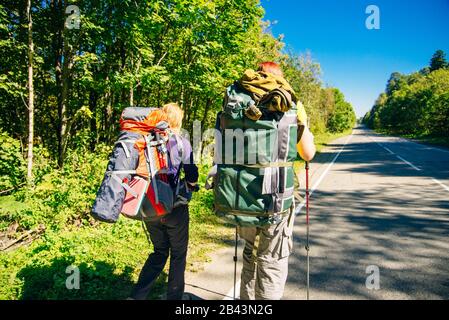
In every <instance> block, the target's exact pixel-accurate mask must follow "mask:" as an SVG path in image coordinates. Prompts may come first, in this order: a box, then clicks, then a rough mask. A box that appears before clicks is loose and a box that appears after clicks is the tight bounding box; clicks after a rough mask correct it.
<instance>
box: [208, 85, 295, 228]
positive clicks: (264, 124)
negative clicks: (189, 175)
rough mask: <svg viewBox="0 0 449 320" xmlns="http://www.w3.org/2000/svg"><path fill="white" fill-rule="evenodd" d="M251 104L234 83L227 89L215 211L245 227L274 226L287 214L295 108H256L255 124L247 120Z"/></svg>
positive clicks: (219, 123) (219, 141) (218, 139)
mask: <svg viewBox="0 0 449 320" xmlns="http://www.w3.org/2000/svg"><path fill="white" fill-rule="evenodd" d="M268 103H269V102H268ZM251 105H255V102H254V100H253V99H252V98H251V96H250V95H249V94H248V93H247V92H246V91H245V90H244V89H243V88H241V87H240V85H239V84H238V82H236V83H235V84H233V85H232V86H230V87H229V88H228V89H227V91H226V97H225V101H224V105H223V111H222V112H220V113H219V114H218V116H217V122H216V129H217V130H216V132H217V133H216V137H215V147H216V148H215V163H216V164H217V172H216V175H215V176H214V196H215V197H214V198H215V200H214V201H215V202H214V206H215V212H216V213H217V214H218V215H219V216H220V217H222V218H224V219H225V220H227V221H228V222H230V223H232V224H235V225H239V226H243V227H247V226H248V227H249V226H264V225H268V224H275V223H278V222H280V220H281V219H282V218H283V217H284V216H287V215H288V214H290V210H291V208H292V206H293V203H294V195H293V191H294V190H293V189H294V177H295V173H294V169H293V161H295V159H296V158H297V150H296V144H297V135H298V124H297V114H296V112H297V109H296V105H295V104H294V103H292V106H291V109H290V110H289V111H287V112H285V113H281V112H273V111H269V110H268V107H267V105H263V104H262V105H258V106H257V107H258V109H259V110H260V111H261V112H262V117H261V118H260V119H259V120H257V121H254V120H251V119H249V118H248V117H247V116H246V115H245V109H247V108H248V106H251Z"/></svg>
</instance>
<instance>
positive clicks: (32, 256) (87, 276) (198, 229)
mask: <svg viewBox="0 0 449 320" xmlns="http://www.w3.org/2000/svg"><path fill="white" fill-rule="evenodd" d="M203 197H206V198H209V197H210V195H209V193H207V192H205V191H202V192H201V193H200V194H199V195H198V196H197V197H196V198H195V199H194V200H193V201H192V204H191V224H190V242H189V253H188V265H187V270H189V271H198V270H200V269H201V268H202V265H203V264H204V262H206V261H207V260H208V253H210V252H212V251H214V250H216V249H218V248H220V247H222V246H224V245H225V243H226V242H227V241H230V240H231V239H232V231H233V229H231V228H227V227H226V226H224V225H223V224H222V223H221V222H220V221H219V220H218V219H217V218H216V217H215V215H213V213H212V211H211V210H210V208H208V207H206V206H205V205H204V199H202V198H203ZM200 203H201V204H202V205H199V204H200ZM151 250H152V247H151V246H150V245H149V243H148V241H147V239H146V236H145V233H144V231H143V229H142V226H141V223H139V222H135V221H132V220H128V219H125V218H123V217H122V218H120V220H119V222H118V223H117V224H113V225H110V224H103V223H100V224H96V225H94V226H81V227H67V228H64V229H63V230H58V231H53V230H48V231H47V232H46V233H45V234H44V236H43V237H41V238H40V239H38V240H36V241H34V242H33V243H32V244H30V245H27V246H23V247H20V248H18V249H16V250H14V251H11V252H3V253H1V254H0V299H124V298H126V297H127V296H128V295H129V294H130V291H131V289H132V286H133V284H134V283H135V282H136V281H137V277H138V274H139V272H140V270H141V268H142V266H143V263H144V262H145V260H146V258H147V256H148V254H149V253H150V251H151ZM70 265H75V266H77V267H78V268H79V270H80V276H81V281H80V289H79V290H68V289H67V288H66V286H65V281H66V279H67V277H68V276H69V274H66V268H67V267H68V266H70ZM167 267H168V264H167ZM166 278H167V268H166V269H165V270H164V272H163V273H162V274H161V276H160V277H159V279H158V282H157V283H156V285H155V287H154V290H153V293H152V295H151V297H150V298H157V297H158V296H159V295H160V294H162V293H163V292H164V290H165V281H166Z"/></svg>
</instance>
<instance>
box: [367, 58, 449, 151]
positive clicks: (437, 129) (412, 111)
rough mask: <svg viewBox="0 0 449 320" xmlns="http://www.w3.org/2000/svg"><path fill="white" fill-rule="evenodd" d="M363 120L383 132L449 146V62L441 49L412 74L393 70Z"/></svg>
mask: <svg viewBox="0 0 449 320" xmlns="http://www.w3.org/2000/svg"><path fill="white" fill-rule="evenodd" d="M363 123H364V124H366V125H367V126H368V127H369V128H372V129H375V130H376V131H378V132H380V133H385V134H394V135H400V136H403V137H406V138H411V139H416V140H418V141H421V142H426V143H432V144H439V145H445V146H449V64H448V62H447V60H446V57H445V53H444V52H443V51H441V50H438V51H436V52H435V54H434V55H433V57H432V59H431V61H430V65H429V66H428V67H425V68H423V69H421V70H420V71H418V72H415V73H412V74H410V75H404V74H400V73H398V72H394V73H393V74H392V75H391V77H390V79H389V80H388V83H387V87H386V89H385V92H383V93H381V94H380V96H379V98H378V99H377V101H376V103H375V105H374V106H373V108H372V109H371V110H370V111H369V112H368V113H367V114H366V115H365V117H364V119H363Z"/></svg>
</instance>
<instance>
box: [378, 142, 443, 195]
mask: <svg viewBox="0 0 449 320" xmlns="http://www.w3.org/2000/svg"><path fill="white" fill-rule="evenodd" d="M371 140H373V141H374V142H376V143H377V144H378V145H379V146H381V147H382V148H384V149H385V150H387V151H388V152H390V153H391V154H394V153H393V152H392V151H391V150H390V149H388V148H387V147H384V146H383V145H381V144H380V143H378V142H377V141H375V140H374V139H372V138H371ZM404 142H410V143H413V144H417V145H420V146H423V147H427V146H424V145H422V144H419V143H416V142H413V141H408V140H404ZM429 148H430V149H436V150H440V151H443V152H447V151H445V150H441V149H438V148H433V147H429ZM396 157H398V158H399V159H400V160H401V161H403V162H405V163H406V164H408V165H409V166H410V167H412V168H413V169H415V170H416V171H422V170H421V169H420V168H418V167H416V166H415V165H414V164H412V163H411V162H410V161H407V160H405V159H404V158H402V157H401V156H398V155H396ZM431 179H432V181H433V182H435V183H437V184H439V185H440V186H441V187H442V188H443V189H444V190H446V191H449V187H448V186H446V185H445V184H444V183H442V182H441V181H439V180H437V179H435V178H431Z"/></svg>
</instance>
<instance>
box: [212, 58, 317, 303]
mask: <svg viewBox="0 0 449 320" xmlns="http://www.w3.org/2000/svg"><path fill="white" fill-rule="evenodd" d="M313 140H314V138H313V135H312V133H311V132H310V131H309V129H308V127H307V115H306V112H305V110H304V107H303V106H302V104H301V103H300V102H299V101H298V100H297V98H296V96H295V92H294V90H293V89H292V88H291V86H290V85H289V84H288V82H287V81H286V80H285V79H284V78H283V73H282V70H281V68H280V66H279V65H277V64H276V63H274V62H264V63H262V64H261V65H260V67H259V70H258V71H253V70H247V71H245V73H244V75H243V76H242V78H241V79H240V80H239V81H236V82H235V83H234V84H233V85H232V86H230V87H229V88H228V89H227V91H226V95H225V99H224V105H223V111H222V112H220V113H219V114H218V116H217V121H216V137H215V159H214V162H215V164H216V166H215V167H214V170H213V171H214V172H213V174H212V176H213V189H214V197H215V200H214V206H215V211H216V213H217V214H218V215H219V216H221V217H222V218H224V219H225V220H226V221H228V222H230V223H232V224H234V225H236V228H237V232H238V234H239V235H240V237H241V238H242V239H244V240H245V247H244V250H243V269H242V274H241V286H240V299H242V300H248V299H258V300H260V299H264V300H265V299H267V300H279V299H281V298H282V296H283V292H284V287H285V283H286V280H287V274H288V258H289V255H290V253H291V251H292V246H293V241H292V232H293V223H294V218H295V210H294V209H295V202H296V203H297V204H298V200H299V199H300V196H299V190H298V189H299V188H298V187H299V183H298V182H297V176H296V174H295V171H294V168H293V162H294V161H295V160H297V155H298V153H299V155H300V156H301V157H302V158H303V159H304V160H305V161H310V160H312V158H313V157H314V156H315V152H316V149H315V145H314V141H313ZM295 199H296V201H295ZM234 259H235V260H236V257H234Z"/></svg>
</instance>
